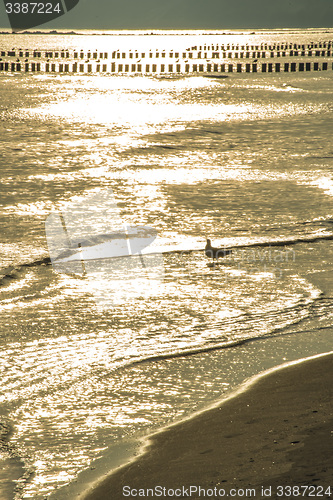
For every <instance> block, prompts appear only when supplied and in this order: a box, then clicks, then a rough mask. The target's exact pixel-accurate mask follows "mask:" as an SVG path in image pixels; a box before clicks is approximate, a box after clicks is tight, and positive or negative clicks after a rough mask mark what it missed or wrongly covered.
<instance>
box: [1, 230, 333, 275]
mask: <svg viewBox="0 0 333 500" xmlns="http://www.w3.org/2000/svg"><path fill="white" fill-rule="evenodd" d="M328 222H332V221H328ZM304 224H306V223H304ZM330 240H333V233H328V234H316V235H309V236H296V237H294V238H281V239H272V240H265V241H262V240H257V241H251V242H248V243H242V244H240V245H237V244H236V245H225V246H223V249H225V250H238V249H242V248H253V247H260V248H268V247H284V246H291V245H298V244H301V243H316V242H320V241H330ZM204 250H205V249H204V247H202V248H187V249H186V248H185V249H184V248H175V247H171V248H169V249H166V250H163V249H161V250H160V251H155V252H151V253H148V252H145V255H156V254H158V255H161V254H162V255H169V254H170V255H173V254H179V255H186V254H191V253H195V252H204ZM129 257H131V256H129ZM108 258H114V259H116V258H117V257H108ZM102 259H103V258H101V259H100V260H102ZM46 265H51V258H50V257H49V256H47V257H42V258H39V259H36V260H33V261H31V262H24V263H22V264H19V265H17V266H15V267H14V266H8V267H6V268H4V269H0V283H1V281H2V280H4V279H6V278H7V279H14V278H15V277H16V276H15V273H16V272H20V271H23V270H24V269H26V268H30V267H37V266H46Z"/></svg>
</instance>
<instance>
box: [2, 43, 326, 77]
mask: <svg viewBox="0 0 333 500" xmlns="http://www.w3.org/2000/svg"><path fill="white" fill-rule="evenodd" d="M328 70H333V41H325V42H316V43H312V42H310V43H308V44H296V43H289V42H281V43H274V44H265V43H261V44H260V45H249V44H245V45H238V44H211V45H196V46H192V47H187V48H185V49H182V50H179V51H178V50H166V49H164V50H161V49H160V48H157V49H154V50H153V49H151V48H150V49H147V50H143V49H140V50H136V49H135V48H133V49H132V50H126V51H124V50H121V49H118V50H113V51H109V52H101V51H100V50H85V51H84V50H74V49H63V50H37V49H35V50H28V49H25V50H24V49H22V48H19V49H16V48H13V49H12V50H7V51H6V50H0V72H12V73H20V72H21V73H22V72H23V73H39V72H44V73H81V74H90V73H107V74H200V73H202V74H221V73H222V74H223V73H280V72H285V73H288V72H296V71H304V72H309V71H328Z"/></svg>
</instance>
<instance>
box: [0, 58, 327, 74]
mask: <svg viewBox="0 0 333 500" xmlns="http://www.w3.org/2000/svg"><path fill="white" fill-rule="evenodd" d="M327 70H333V63H332V62H327V61H324V62H320V61H314V62H313V61H306V62H302V61H298V62H284V63H280V62H275V63H273V62H269V63H266V62H265V63H264V62H260V63H258V62H252V63H237V64H235V63H215V64H209V63H206V64H191V65H190V64H160V65H158V64H146V65H143V64H140V63H139V64H116V63H111V64H95V65H93V64H78V63H74V64H69V63H57V64H56V63H41V62H29V63H28V62H25V63H24V64H21V63H20V62H0V72H12V73H18V72H25V73H39V72H45V73H111V74H116V73H121V74H123V73H125V74H127V73H131V74H154V73H161V74H163V73H169V74H170V73H217V74H218V73H233V72H237V73H258V72H261V73H272V72H274V73H280V72H285V73H287V72H296V71H305V72H306V71H327Z"/></svg>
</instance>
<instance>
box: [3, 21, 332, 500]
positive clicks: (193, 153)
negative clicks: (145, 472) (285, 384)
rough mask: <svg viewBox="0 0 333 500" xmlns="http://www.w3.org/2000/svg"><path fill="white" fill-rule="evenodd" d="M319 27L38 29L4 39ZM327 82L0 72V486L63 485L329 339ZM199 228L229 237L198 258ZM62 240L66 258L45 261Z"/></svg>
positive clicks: (248, 34) (300, 38)
mask: <svg viewBox="0 0 333 500" xmlns="http://www.w3.org/2000/svg"><path fill="white" fill-rule="evenodd" d="M332 39H333V30H332V29H327V30H323V29H311V30H275V31H272V30H270V31H269V30H262V31H258V30H257V31H255V32H252V31H230V32H222V31H221V32H215V31H214V32H208V31H206V32H205V31H191V32H179V31H177V32H171V31H170V32H159V31H149V32H144V31H142V32H98V31H94V32H92V31H79V32H76V34H68V33H61V32H59V33H51V34H50V33H46V32H43V30H41V31H40V32H38V33H35V34H11V33H7V34H2V35H0V45H1V47H0V48H1V49H3V50H11V49H12V48H17V49H18V48H23V49H26V48H27V49H30V50H33V49H40V50H44V49H49V50H50V49H52V50H56V49H58V50H61V49H65V48H70V49H78V50H80V49H83V50H87V49H91V50H93V49H95V48H97V49H103V50H104V51H109V52H110V51H112V49H114V50H118V49H121V48H126V49H128V48H131V47H132V48H138V47H140V48H141V47H142V48H143V47H145V48H148V49H149V48H156V47H158V48H168V49H169V48H174V50H175V49H176V48H177V49H180V50H181V49H186V48H187V47H190V46H192V45H200V44H204V43H207V44H211V43H216V44H217V43H224V44H225V43H239V44H243V43H244V44H246V43H255V42H257V43H261V42H268V43H269V42H272V43H274V42H284V41H289V42H292V43H309V42H314V43H317V42H320V41H328V40H332ZM332 83H333V72H332V71H331V70H330V71H317V72H308V73H299V72H297V73H271V74H267V73H263V74H259V73H251V74H236V73H233V74H230V75H228V77H227V78H223V79H217V78H206V77H205V76H203V75H181V74H180V75H170V76H167V75H164V76H162V75H158V74H157V75H151V76H148V75H147V76H135V75H133V76H132V75H128V76H126V75H107V74H95V75H94V74H89V75H83V74H76V75H72V74H45V73H34V74H31V73H28V74H25V73H21V74H19V73H8V72H6V73H2V74H0V127H1V133H0V223H1V237H0V345H1V350H0V364H1V372H0V373H1V386H0V498H1V499H2V500H12V499H15V500H21V499H36V500H41V499H47V498H53V499H55V500H58V499H61V498H74V493H73V495H72V496H71V494H70V493H68V492H69V491H71V488H73V490H72V491H73V492H74V491H79V489H80V488H81V489H84V488H85V487H87V486H88V484H91V482H92V481H93V479H97V478H98V477H99V476H101V475H102V472H101V471H102V469H103V474H105V473H106V472H107V471H109V470H111V469H112V467H114V466H116V465H119V464H121V463H123V462H124V461H126V460H128V459H129V457H130V456H132V455H131V453H133V449H134V448H132V447H133V446H134V443H136V442H137V439H138V438H140V437H142V436H146V435H148V434H150V433H152V432H154V431H156V430H158V429H160V428H162V427H163V426H166V425H170V424H173V423H175V422H177V421H179V420H181V419H184V418H188V417H190V416H191V415H193V414H194V413H196V412H198V411H202V410H204V409H205V408H207V407H209V406H210V405H212V404H215V403H216V402H217V401H220V400H223V398H225V397H227V396H228V395H230V394H231V393H232V392H233V391H234V390H235V389H236V388H238V387H239V386H240V385H241V384H242V383H244V381H246V380H247V379H248V378H250V377H253V376H255V375H256V374H259V373H261V372H262V371H264V370H267V369H270V368H272V367H274V366H278V365H281V364H283V363H287V362H290V361H293V360H297V359H302V358H306V357H308V356H312V355H315V354H320V353H324V352H328V351H331V350H332V349H333V338H332V333H333V330H332V321H333V311H332V300H333V293H332V284H333V283H332V272H333V269H332V268H333V241H332V240H333V145H332V110H333V109H332V108H333V106H332ZM115 228H117V230H118V231H120V232H122V234H123V235H124V234H125V236H123V240H122V241H127V240H128V232H126V231H127V230H128V228H132V231H134V233H135V231H136V229H135V228H139V229H138V231H139V232H138V231H137V233H135V234H136V235H138V234H139V233H140V231H143V232H144V231H145V228H148V229H147V231H148V235H150V236H149V237H148V239H147V240H144V245H143V246H145V252H146V253H145V252H144V251H142V252H141V250H140V249H139V250H138V249H136V251H135V252H136V255H133V256H132V255H125V257H124V256H123V257H121V258H120V257H117V256H116V257H115V256H114V255H111V254H112V251H111V252H110V251H109V254H107V252H106V254H105V253H104V254H103V252H102V247H103V244H104V245H105V244H106V246H107V245H108V244H109V247H110V245H111V246H112V244H111V243H112V241H113V240H112V234H114V232H115ZM133 228H134V229H133ZM149 231H150V232H149ZM144 234H146V233H144ZM101 235H102V236H101ZM110 235H111V236H110ZM139 236H140V235H139ZM146 236H147V234H146ZM99 237H101V238H102V240H101V239H99ZM66 238H67V240H66ZM89 238H90V239H89ZM103 238H104V239H103ZM149 238H150V239H149ZM206 238H210V239H211V241H212V245H213V246H215V247H219V248H224V249H232V253H231V254H229V255H227V256H226V257H223V258H220V259H219V261H218V263H213V262H212V259H210V258H208V257H206V255H205V253H204V247H205V245H206ZM88 240H89V241H90V243H89V244H86V251H87V248H88V247H89V248H88V249H89V252H88V253H89V255H88V254H85V253H84V251H83V250H84V249H82V248H81V249H80V248H79V246H78V242H80V241H81V242H83V243H82V246H83V247H84V246H85V243H84V242H86V241H88ZM148 240H149V241H148ZM152 240H154V242H152ZM66 241H67V243H66ZM110 241H111V243H110ZM137 241H139V245H140V241H141V240H140V238H139V237H138V239H137ZM59 242H60V243H59ZM73 242H76V243H75V244H74V243H73ZM141 243H142V242H141ZM150 243H151V245H152V246H151V247H150ZM73 244H74V246H75V248H76V250H77V252H76V253H77V255H79V257H78V260H77V261H76V271H77V272H73V268H72V269H71V268H70V265H69V264H68V261H67V264H63V265H62V266H59V265H57V255H56V250H57V249H59V247H60V246H62V247H64V248H65V247H66V245H67V247H71V245H72V246H73ZM98 245H101V246H99V247H98ZM96 248H97V249H96ZM103 248H104V249H105V246H104V247H103ZM149 248H152V249H153V251H151V252H150V253H149ZM94 249H96V252H95V254H94V251H93V250H94ZM109 250H110V248H109ZM135 252H133V253H135ZM50 259H52V262H51V260H50ZM117 259H122V260H117ZM110 262H111V264H110ZM133 262H134V264H133ZM74 267H75V266H74ZM80 269H81V271H82V272H79V271H80ZM74 271H75V269H74ZM103 464H104V465H103ZM103 467H104V468H103ZM75 488H77V490H75ZM75 494H76V493H75ZM66 495H67V496H66Z"/></svg>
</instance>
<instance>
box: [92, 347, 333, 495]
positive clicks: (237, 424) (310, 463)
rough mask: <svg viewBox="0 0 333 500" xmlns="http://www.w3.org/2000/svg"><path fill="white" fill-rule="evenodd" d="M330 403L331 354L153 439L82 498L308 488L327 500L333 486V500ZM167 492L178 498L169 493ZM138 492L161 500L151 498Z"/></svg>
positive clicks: (269, 377)
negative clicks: (144, 450)
mask: <svg viewBox="0 0 333 500" xmlns="http://www.w3.org/2000/svg"><path fill="white" fill-rule="evenodd" d="M332 399H333V355H332V354H330V355H326V356H321V357H317V358H314V359H310V360H307V361H305V362H302V363H297V364H294V365H290V366H288V367H284V368H282V369H278V370H275V371H272V372H270V373H269V374H266V375H264V376H261V377H259V378H257V379H256V381H255V382H254V383H253V384H251V385H250V386H249V387H248V388H247V389H246V390H244V391H243V392H241V393H239V394H237V395H236V396H235V397H233V398H231V399H228V400H226V401H225V402H223V403H222V404H221V405H220V406H219V407H216V408H213V409H210V410H208V411H206V412H204V413H201V414H200V415H198V416H196V417H194V418H192V419H190V420H187V421H184V422H182V423H180V424H177V425H174V426H172V427H169V428H167V429H165V430H163V431H162V432H159V433H157V434H154V435H153V436H152V437H151V438H150V441H149V443H148V445H147V449H146V453H145V454H143V455H142V456H140V457H139V458H138V459H137V460H136V461H134V462H132V463H130V464H128V465H126V466H124V467H122V468H120V469H118V470H116V471H115V472H114V473H113V474H111V475H110V476H109V477H107V478H106V479H105V480H103V481H102V482H100V483H99V484H98V485H95V486H94V487H93V488H91V490H90V491H88V492H86V494H85V495H84V496H83V497H82V498H84V499H85V500H104V499H105V500H106V499H111V498H112V499H113V500H120V499H124V498H134V497H135V494H137V496H138V497H140V492H139V491H132V492H130V489H133V490H139V489H141V490H146V489H147V488H152V489H154V488H155V487H156V486H160V487H162V488H163V487H165V488H166V490H165V496H162V498H192V499H197V498H205V497H204V496H203V492H201V495H200V496H199V493H198V492H197V493H195V491H194V490H192V495H191V496H190V497H189V496H188V495H189V493H190V490H189V488H190V486H196V487H197V488H199V486H200V487H201V488H204V489H206V490H210V491H208V494H207V496H206V498H215V497H216V498H219V497H218V495H216V496H215V495H213V496H211V495H209V493H211V492H212V490H214V488H216V492H218V490H222V491H224V492H225V496H226V495H227V494H229V496H230V492H231V490H232V489H241V492H239V493H240V494H239V495H238V496H236V498H239V497H241V496H243V497H245V493H246V492H245V490H246V489H247V488H251V489H255V496H254V492H253V491H252V492H251V495H250V492H248V495H247V497H249V496H251V497H252V498H265V496H264V495H263V494H262V487H263V488H264V490H265V492H266V497H269V498H281V497H282V498H287V497H289V498H292V497H291V496H290V493H289V491H288V490H287V489H285V490H283V491H282V490H281V488H280V489H279V488H278V487H281V486H282V487H284V488H286V487H287V486H303V487H304V488H303V489H302V490H300V491H301V492H302V491H303V492H305V494H304V495H303V498H304V497H305V498H307V497H311V496H314V497H318V496H319V497H321V498H329V495H328V494H327V491H326V492H325V490H326V488H327V487H328V486H329V485H330V484H331V485H332V488H331V494H332V496H333V416H332V408H333V405H332ZM125 486H127V487H128V488H127V489H125V490H123V488H124V487H125ZM306 487H307V488H308V489H307V490H306V489H305V488H306ZM322 487H323V488H324V489H323V490H322ZM182 488H184V489H182ZM269 488H271V490H270V489H269ZM168 489H171V490H174V491H175V490H177V491H175V493H178V495H177V496H176V495H175V496H172V492H170V493H169V494H168V493H167V490H168ZM242 492H243V493H242ZM281 492H282V493H283V495H285V496H281V495H280V493H281ZM296 492H297V491H296ZM124 493H125V494H124ZM127 493H128V494H127ZM141 493H145V495H146V497H148V498H149V497H150V498H159V497H158V495H157V494H156V495H155V494H154V495H152V493H153V492H149V495H148V494H147V492H146V491H142V492H141ZM154 493H158V491H155V492H154ZM232 493H234V491H232V492H231V494H232ZM288 493H289V495H288ZM300 495H301V493H299V497H300V498H301V496H300ZM141 496H142V497H144V495H142V494H141Z"/></svg>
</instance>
